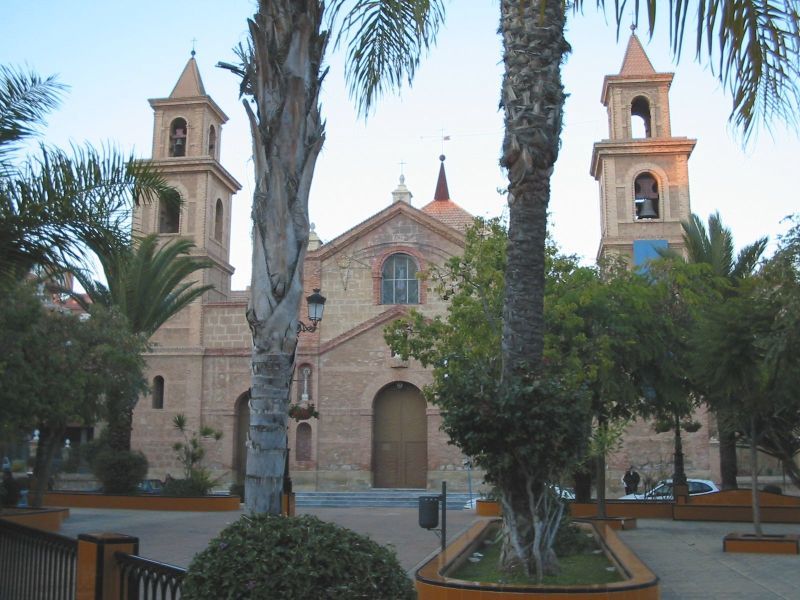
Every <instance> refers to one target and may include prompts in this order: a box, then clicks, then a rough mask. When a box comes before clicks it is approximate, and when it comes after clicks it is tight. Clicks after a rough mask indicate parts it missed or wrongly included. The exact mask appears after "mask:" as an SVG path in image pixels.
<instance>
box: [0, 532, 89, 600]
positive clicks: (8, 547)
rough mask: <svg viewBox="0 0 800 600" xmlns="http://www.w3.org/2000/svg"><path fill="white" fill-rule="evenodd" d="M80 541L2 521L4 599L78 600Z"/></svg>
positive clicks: (0, 589) (0, 598)
mask: <svg viewBox="0 0 800 600" xmlns="http://www.w3.org/2000/svg"><path fill="white" fill-rule="evenodd" d="M77 555H78V542H77V541H76V540H74V539H72V538H68V537H65V536H63V535H58V534H57V533H50V532H48V531H41V530H39V529H33V528H31V527H25V526H24V525H19V524H18V523H12V522H11V521H5V520H3V519H1V518H0V600H40V599H41V598H47V599H48V600H50V599H52V600H74V598H75V564H76V559H77Z"/></svg>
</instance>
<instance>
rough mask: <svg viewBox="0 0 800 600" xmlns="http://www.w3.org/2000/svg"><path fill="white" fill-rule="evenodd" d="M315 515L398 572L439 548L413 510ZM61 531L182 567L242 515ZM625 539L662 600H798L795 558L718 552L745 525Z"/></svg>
mask: <svg viewBox="0 0 800 600" xmlns="http://www.w3.org/2000/svg"><path fill="white" fill-rule="evenodd" d="M298 511H299V512H300V513H303V514H312V515H316V516H317V517H319V518H320V519H323V520H325V521H331V522H334V523H338V524H339V525H342V526H344V527H348V528H350V529H353V530H355V531H358V532H360V533H364V534H367V535H369V536H370V537H371V538H372V539H374V540H375V541H377V542H379V543H381V544H391V545H393V546H394V548H395V550H396V551H397V555H398V558H399V559H400V563H401V564H402V565H403V567H404V568H405V569H407V570H409V571H411V570H413V569H414V568H415V567H416V566H417V565H418V564H419V563H420V562H421V561H422V560H423V559H425V558H426V557H427V556H429V555H430V554H431V553H432V552H434V551H436V550H437V549H438V547H439V540H438V538H437V537H436V536H435V535H434V534H433V533H431V532H429V531H426V530H424V529H420V528H419V526H418V525H417V510H416V509H412V508H303V509H298ZM70 514H71V516H70V518H69V519H67V520H66V521H65V522H64V524H63V526H62V528H61V532H62V533H63V534H64V535H68V536H76V535H77V534H79V533H97V532H114V533H125V534H128V535H133V536H137V537H138V538H139V542H140V554H141V555H142V556H145V557H147V558H151V559H154V560H159V561H162V562H166V563H170V564H174V565H178V566H182V567H186V566H188V564H189V562H190V561H191V559H192V557H193V556H194V555H195V554H196V553H197V552H199V551H201V550H202V549H203V548H204V547H205V546H206V544H207V543H208V541H209V540H210V539H211V538H212V537H214V536H215V535H216V534H217V533H218V532H219V531H220V530H221V529H223V528H224V527H225V526H226V525H228V524H229V523H231V522H233V521H234V520H236V519H237V518H238V517H239V516H240V515H241V512H238V511H237V512H221V513H196V512H189V513H181V512H158V511H135V510H95V509H71V510H70ZM474 520H475V515H474V513H473V512H472V511H448V513H447V524H448V532H449V537H451V538H452V537H454V536H455V535H457V534H458V533H459V532H461V531H463V530H464V529H465V528H466V527H467V526H468V525H469V524H470V523H472V522H473V521H474ZM638 523H639V526H638V529H636V530H634V531H625V532H622V533H621V537H622V540H623V541H624V542H625V543H626V544H628V546H630V547H631V549H632V550H633V551H634V552H636V554H637V555H638V556H639V557H640V558H641V559H642V560H643V561H644V562H645V563H646V564H647V565H648V566H649V567H650V568H651V569H652V570H653V571H655V572H656V573H657V574H658V576H659V578H660V579H661V598H662V599H663V600H692V599H700V598H702V599H720V600H722V599H724V600H739V599H741V600H777V599H782V600H797V599H798V598H800V557H798V556H765V555H759V554H731V553H723V552H722V538H723V536H724V535H725V534H726V533H731V532H735V531H740V532H752V525H751V524H749V523H698V522H687V521H667V520H656V519H640V520H639V522H638ZM764 529H765V532H766V533H798V534H800V525H782V524H779V525H776V524H767V525H765V527H764Z"/></svg>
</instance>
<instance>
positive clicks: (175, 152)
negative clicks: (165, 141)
mask: <svg viewBox="0 0 800 600" xmlns="http://www.w3.org/2000/svg"><path fill="white" fill-rule="evenodd" d="M169 155H170V156H186V119H181V118H180V117H179V118H177V119H175V120H174V121H173V122H172V124H171V125H170V126H169Z"/></svg>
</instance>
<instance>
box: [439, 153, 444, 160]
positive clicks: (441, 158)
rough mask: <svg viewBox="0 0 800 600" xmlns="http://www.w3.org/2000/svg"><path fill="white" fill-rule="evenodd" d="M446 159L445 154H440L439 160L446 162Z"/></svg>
mask: <svg viewBox="0 0 800 600" xmlns="http://www.w3.org/2000/svg"><path fill="white" fill-rule="evenodd" d="M444 159H445V155H444V154H440V155H439V160H440V161H442V162H444Z"/></svg>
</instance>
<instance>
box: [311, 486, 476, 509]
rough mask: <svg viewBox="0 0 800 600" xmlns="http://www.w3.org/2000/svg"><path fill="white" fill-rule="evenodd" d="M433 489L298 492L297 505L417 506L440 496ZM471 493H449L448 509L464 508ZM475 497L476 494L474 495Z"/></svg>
mask: <svg viewBox="0 0 800 600" xmlns="http://www.w3.org/2000/svg"><path fill="white" fill-rule="evenodd" d="M438 495H439V494H438V493H437V492H434V491H433V490H421V489H420V490H366V491H361V492H296V493H295V504H296V506H308V507H336V508H348V507H385V508H416V507H417V506H418V505H419V497H420V496H438ZM469 497H470V496H469V494H466V493H463V492H456V493H452V494H447V509H448V510H462V509H463V508H464V505H465V504H466V503H467V501H468V500H469ZM473 497H474V495H473Z"/></svg>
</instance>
